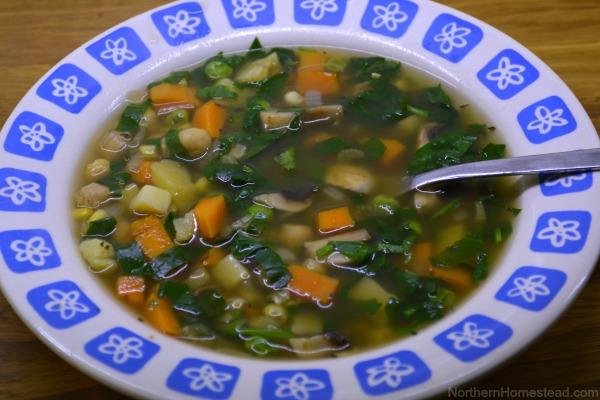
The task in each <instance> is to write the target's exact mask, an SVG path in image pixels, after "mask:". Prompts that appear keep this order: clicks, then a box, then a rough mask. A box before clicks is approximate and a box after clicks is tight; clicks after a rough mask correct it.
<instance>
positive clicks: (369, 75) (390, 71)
mask: <svg viewBox="0 0 600 400" xmlns="http://www.w3.org/2000/svg"><path fill="white" fill-rule="evenodd" d="M347 68H348V71H349V72H350V73H351V74H352V75H354V76H355V79H356V81H358V82H361V81H368V80H370V79H373V78H379V77H384V78H386V79H387V78H390V77H391V76H392V75H394V74H395V73H397V72H398V71H399V70H400V63H398V62H395V61H391V60H386V59H385V58H383V57H355V58H351V59H350V61H349V62H348V66H347Z"/></svg>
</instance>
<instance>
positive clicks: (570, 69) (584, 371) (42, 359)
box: [0, 0, 600, 400]
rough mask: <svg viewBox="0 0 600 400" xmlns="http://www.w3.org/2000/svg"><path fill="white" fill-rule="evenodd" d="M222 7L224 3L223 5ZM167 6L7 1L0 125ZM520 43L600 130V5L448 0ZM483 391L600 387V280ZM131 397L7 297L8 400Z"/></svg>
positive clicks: (110, 0) (3, 387)
mask: <svg viewBox="0 0 600 400" xmlns="http://www.w3.org/2000/svg"><path fill="white" fill-rule="evenodd" d="M214 1H216V0H214ZM165 3H166V1H159V0H136V1H129V0H93V1H92V0H62V1H57V0H49V1H44V0H2V1H1V2H0V77H1V78H0V123H4V121H5V120H6V118H7V117H8V115H9V114H10V112H11V111H12V109H13V108H14V107H15V106H16V105H17V103H18V102H19V100H20V99H21V97H22V96H23V95H24V94H25V93H26V92H27V91H28V90H29V88H30V87H31V86H32V85H33V84H34V83H35V82H36V81H37V80H38V79H39V78H40V77H41V76H42V75H43V74H44V73H46V72H47V71H48V69H49V68H50V67H52V66H53V65H55V64H56V63H57V62H59V61H60V60H61V59H62V58H63V57H64V56H66V55H67V54H68V53H70V52H71V51H72V50H74V49H75V48H77V47H79V46H80V45H81V44H83V43H84V42H86V41H88V40H89V39H91V38H93V37H94V36H96V35H98V34H100V33H102V32H103V31H104V30H106V29H108V28H110V27H112V26H113V25H115V24H117V23H119V22H122V21H123V20H125V19H127V18H130V17H132V16H134V15H136V14H138V13H140V12H143V11H146V10H148V9H150V8H153V7H157V6H160V5H163V4H165ZM441 3H444V4H446V5H449V6H451V7H454V8H456V9H458V10H461V11H464V12H466V13H468V14H471V15H473V16H474V17H476V18H479V19H481V20H483V21H485V22H487V23H489V24H490V25H492V26H495V27H496V28H498V29H500V30H501V31H503V32H505V33H506V34H508V35H509V36H511V37H513V38H514V39H516V40H517V41H519V42H520V43H522V44H523V45H525V46H526V47H528V48H529V49H530V50H532V51H533V52H534V53H535V54H536V55H537V56H538V57H540V58H541V59H542V60H543V61H545V62H546V63H547V64H548V65H549V66H550V67H551V68H552V69H553V70H554V71H555V72H556V73H557V74H558V75H559V76H560V77H561V78H562V79H563V80H564V81H565V82H566V83H567V85H568V86H569V87H570V88H571V90H572V91H573V92H574V93H575V95H576V96H577V97H578V98H579V100H580V101H581V103H582V104H583V106H584V108H585V109H586V110H587V112H588V113H589V115H590V117H591V118H592V120H593V122H594V125H595V127H596V129H597V130H600V79H599V78H598V75H599V74H600V39H599V38H600V35H599V34H598V28H599V27H600V2H599V1H598V0H527V1H523V0H488V1H481V0H452V1H450V0H445V1H441ZM471 386H472V387H476V388H477V389H499V388H502V387H505V388H506V387H508V388H511V389H543V388H547V389H566V388H570V389H571V390H575V389H586V388H587V389H600V272H599V271H596V272H595V273H594V274H592V276H591V277H590V280H589V282H588V284H587V286H586V287H585V288H584V289H583V291H582V293H581V295H580V296H579V297H578V298H577V299H576V300H575V301H574V303H573V305H572V307H571V308H570V309H569V310H568V312H566V313H565V314H564V315H563V316H562V317H561V318H560V319H559V320H558V322H557V323H556V324H555V325H554V326H553V327H552V328H551V329H550V330H548V331H547V332H545V333H544V334H543V335H542V336H541V337H540V338H539V340H537V341H536V342H535V343H533V344H532V345H531V346H530V347H529V348H528V349H527V350H525V351H523V352H522V353H521V354H519V355H517V356H516V357H515V358H513V359H512V360H511V361H509V362H508V363H506V364H505V365H504V366H502V367H501V368H499V369H497V370H495V371H493V372H492V373H491V374H489V375H488V376H487V377H484V378H482V379H480V380H478V381H476V382H472V383H471V384H470V385H469V386H467V387H466V388H468V387H471ZM107 398H110V399H125V398H126V397H125V396H123V395H120V394H118V393H116V392H114V391H112V390H111V389H109V388H107V387H105V386H103V385H101V384H99V383H97V382H96V381H94V380H93V379H91V378H89V377H87V376H86V375H83V374H82V373H80V372H79V371H77V370H76V369H74V368H73V367H71V366H70V364H68V363H66V362H65V361H63V360H62V359H61V358H60V357H58V356H57V355H55V354H54V353H53V352H52V351H51V350H49V349H48V348H47V347H46V346H44V345H43V344H42V343H41V342H40V341H39V340H38V339H37V338H36V337H35V336H34V335H33V334H32V333H31V332H30V331H29V330H28V329H27V328H26V327H25V325H23V323H22V322H21V321H20V320H19V318H18V317H17V315H16V314H15V313H14V312H13V311H12V309H11V308H10V305H9V304H8V303H7V301H6V300H5V299H4V297H3V296H2V295H1V294H0V399H1V400H4V399H91V400H94V399H107Z"/></svg>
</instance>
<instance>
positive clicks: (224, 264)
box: [210, 254, 250, 290]
mask: <svg viewBox="0 0 600 400" xmlns="http://www.w3.org/2000/svg"><path fill="white" fill-rule="evenodd" d="M210 273H211V276H212V277H213V278H214V280H215V281H216V282H217V283H218V284H219V285H220V286H221V287H223V288H224V289H226V290H231V289H233V288H235V287H236V286H238V285H240V284H241V283H242V282H243V281H245V280H246V279H249V278H250V271H248V268H246V267H245V266H244V265H243V264H242V263H241V262H239V261H238V260H236V259H235V258H234V257H233V256H232V255H231V254H230V255H228V256H227V257H225V258H223V259H222V260H221V261H219V262H218V263H217V264H216V265H215V266H214V267H212V268H211V269H210Z"/></svg>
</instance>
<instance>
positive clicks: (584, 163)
mask: <svg viewBox="0 0 600 400" xmlns="http://www.w3.org/2000/svg"><path fill="white" fill-rule="evenodd" d="M582 170H600V148H597V149H589V150H574V151H565V152H560V153H549V154H539V155H533V156H522V157H512V158H501V159H498V160H488V161H477V162H472V163H466V164H459V165H453V166H450V167H444V168H440V169H436V170H433V171H429V172H423V173H421V174H418V175H415V176H412V177H410V176H409V177H406V178H404V179H403V182H402V185H401V186H402V187H401V189H400V194H403V193H406V192H409V191H411V190H415V189H417V190H422V191H426V192H427V191H435V189H434V190H428V189H427V188H428V187H430V188H435V187H437V186H439V185H442V184H445V183H450V182H454V181H459V180H465V179H474V178H487V177H491V176H508V175H532V174H540V173H567V172H581V171H582Z"/></svg>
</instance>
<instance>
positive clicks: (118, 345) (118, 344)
mask: <svg viewBox="0 0 600 400" xmlns="http://www.w3.org/2000/svg"><path fill="white" fill-rule="evenodd" d="M143 346H144V342H142V340H141V339H139V338H137V337H135V336H132V337H125V338H124V337H122V336H120V335H117V334H111V335H109V336H108V341H106V342H105V343H102V344H101V345H100V346H98V351H99V352H100V353H103V354H108V355H110V356H112V361H113V362H114V363H115V364H125V363H126V362H127V361H128V360H130V359H140V358H142V357H143V356H144V353H143V351H142V347H143Z"/></svg>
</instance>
